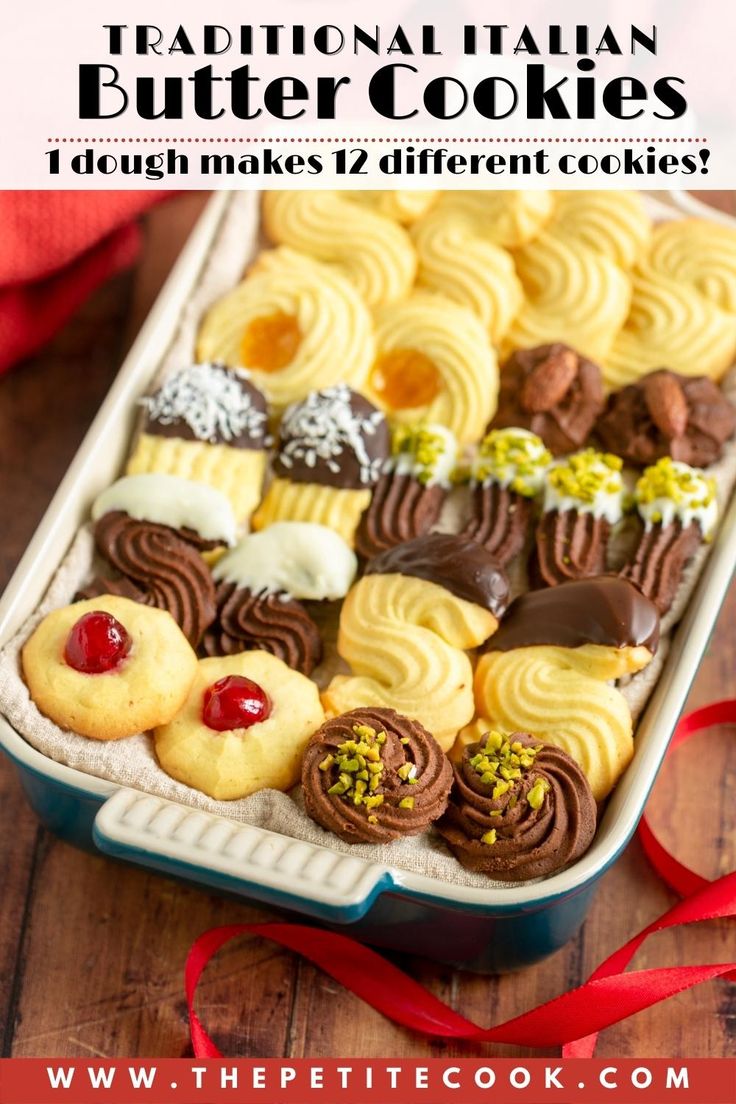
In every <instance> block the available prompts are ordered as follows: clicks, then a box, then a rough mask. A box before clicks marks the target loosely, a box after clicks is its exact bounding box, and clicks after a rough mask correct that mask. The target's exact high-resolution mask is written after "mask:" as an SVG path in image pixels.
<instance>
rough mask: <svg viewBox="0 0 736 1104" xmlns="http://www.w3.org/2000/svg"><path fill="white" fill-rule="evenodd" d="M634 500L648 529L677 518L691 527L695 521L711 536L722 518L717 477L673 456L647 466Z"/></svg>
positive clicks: (685, 526)
mask: <svg viewBox="0 0 736 1104" xmlns="http://www.w3.org/2000/svg"><path fill="white" fill-rule="evenodd" d="M634 501H635V502H636V509H637V511H638V513H639V515H640V517H641V519H642V521H643V522H644V525H645V526H646V528H647V529H650V528H651V527H652V526H653V525H662V526H667V525H672V524H674V523H675V522H680V524H681V525H682V526H683V528H687V526H688V525H691V524H692V523H693V522H695V523H697V525H698V526H699V527H700V532H701V534H702V536H703V539H705V540H708V539H709V538H710V537H711V536H712V534H713V530H714V529H715V525H716V521H717V519H718V502H717V499H716V483H715V480H714V479H713V478H712V477H711V476H708V475H706V474H705V473H704V472H702V471H700V470H699V469H698V468H691V467H690V465H689V464H683V463H682V462H681V461H679V460H672V459H671V458H670V457H669V456H663V457H662V459H661V460H658V461H657V463H656V464H652V466H651V467H649V468H646V469H645V471H644V473H643V474H642V475H641V476H640V478H639V479H638V480H637V483H636V487H635V489H634Z"/></svg>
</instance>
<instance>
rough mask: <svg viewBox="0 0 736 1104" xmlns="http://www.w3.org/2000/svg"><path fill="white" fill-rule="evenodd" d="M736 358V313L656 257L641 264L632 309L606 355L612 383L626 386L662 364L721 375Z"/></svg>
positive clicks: (686, 373) (693, 372) (605, 373)
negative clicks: (665, 269) (666, 270)
mask: <svg viewBox="0 0 736 1104" xmlns="http://www.w3.org/2000/svg"><path fill="white" fill-rule="evenodd" d="M603 301H604V300H603ZM734 358H736V315H732V314H727V313H726V312H725V311H723V310H721V309H720V307H717V306H716V305H715V304H714V303H713V302H711V301H710V300H709V299H706V298H705V297H704V296H703V295H701V294H700V292H699V291H696V289H695V288H694V287H692V286H689V285H688V284H687V283H684V282H683V281H682V280H679V279H675V278H673V277H671V276H667V275H665V274H663V273H662V272H660V271H658V270H657V269H656V268H654V267H653V265H652V263H651V261H645V262H642V263H640V264H639V265H637V267H636V268H635V269H634V273H633V296H632V300H631V310H630V312H629V315H628V317H627V319H626V322H625V325H624V327H623V329H622V330H621V332H620V333H619V334H618V336H617V337H616V340H615V341H614V343H613V345H612V346H611V348H610V350H609V351H608V353H607V354H606V355H604V357H603V361H604V362H603V376H604V379H605V382H606V383H607V385H608V386H609V387H611V388H615V387H623V386H624V385H625V384H627V383H631V382H632V381H634V380H637V379H639V378H640V377H641V376H643V375H645V374H646V373H647V372H651V371H652V370H653V369H655V368H659V367H660V365H662V364H666V365H667V367H668V368H670V369H671V370H672V371H673V372H678V373H680V374H681V375H683V376H701V375H705V376H710V377H711V378H712V379H720V377H721V376H722V375H723V373H724V372H725V371H726V369H727V368H729V367H730V366H731V364H733V361H734Z"/></svg>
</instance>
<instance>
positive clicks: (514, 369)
mask: <svg viewBox="0 0 736 1104" xmlns="http://www.w3.org/2000/svg"><path fill="white" fill-rule="evenodd" d="M603 403H604V392H603V380H602V377H601V370H600V368H599V367H598V365H597V364H594V363H593V361H592V360H588V359H587V358H586V357H583V356H581V355H580V354H579V353H577V352H575V350H574V349H571V348H570V346H569V345H562V344H560V343H559V342H557V343H556V344H554V345H539V346H537V348H535V349H519V350H517V352H515V353H513V354H512V355H511V356H510V357H509V358H508V360H507V361H506V362H505V363H504V364H503V365H502V366H501V381H500V390H499V396H498V409H497V411H496V414H495V416H494V418H493V421H492V422H491V424H490V426H489V427H488V428H489V429H505V428H507V427H508V428H519V427H520V428H522V429H528V430H531V432H532V433H536V434H537V436H539V437H541V438H542V440H543V441H544V443H545V445H546V446H547V448H548V449H549V450H550V451H551V452H553V453H554V455H555V456H561V455H563V454H564V453H568V452H572V451H573V450H574V449H578V448H580V447H581V445H584V444H585V442H586V441H587V439H588V436H589V434H590V432H591V430H592V428H593V426H594V424H595V420H596V418H597V417H598V415H599V414H600V412H601V410H602V409H603Z"/></svg>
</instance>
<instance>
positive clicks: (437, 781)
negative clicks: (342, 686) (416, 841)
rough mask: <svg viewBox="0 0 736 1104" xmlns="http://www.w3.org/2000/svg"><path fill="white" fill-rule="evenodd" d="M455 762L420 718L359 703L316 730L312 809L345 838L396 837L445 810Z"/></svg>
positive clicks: (307, 787) (308, 762) (308, 782)
mask: <svg viewBox="0 0 736 1104" xmlns="http://www.w3.org/2000/svg"><path fill="white" fill-rule="evenodd" d="M451 785H452V769H451V767H450V763H449V760H448V759H447V758H446V756H445V755H444V753H443V751H442V749H441V748H440V746H439V744H438V743H437V741H436V740H435V739H434V737H433V736H431V735H430V733H429V732H427V730H426V729H425V728H424V727H423V726H422V725H421V724H419V722H418V721H412V720H409V718H408V717H404V716H402V715H401V714H400V713H396V712H395V711H394V710H393V709H382V708H376V709H372V708H365V709H353V710H352V711H351V712H349V713H343V714H342V715H340V716H338V717H333V718H331V719H330V720H328V721H325V723H324V724H323V725H322V727H321V728H320V729H318V730H317V732H315V733H314V735H313V736H312V738H311V740H310V742H309V745H308V746H307V750H306V752H305V755H304V761H303V764H302V787H303V791H304V803H305V806H306V809H307V812H308V814H309V816H310V817H311V818H312V819H313V820H315V821H316V822H317V823H318V824H320V825H321V826H322V827H323V828H326V829H327V830H328V831H330V832H334V833H335V835H336V836H339V838H340V839H341V840H344V841H345V842H346V843H390V842H391V841H392V840H395V839H398V838H399V837H400V836H412V835H416V834H417V833H418V832H422V831H424V829H425V828H427V827H428V826H429V825H430V824H431V823H432V822H433V821H435V820H437V818H438V817H440V816H441V815H442V813H443V812H444V811H445V807H446V805H447V798H448V794H449V792H450V786H451Z"/></svg>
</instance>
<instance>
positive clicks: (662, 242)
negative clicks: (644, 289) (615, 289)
mask: <svg viewBox="0 0 736 1104" xmlns="http://www.w3.org/2000/svg"><path fill="white" fill-rule="evenodd" d="M649 263H650V265H651V267H652V268H653V269H654V271H655V272H660V273H662V275H663V276H671V277H672V279H673V280H678V281H680V283H684V284H688V285H689V286H690V287H692V288H694V289H695V291H697V292H699V294H700V295H702V296H704V297H705V298H706V299H708V300H710V302H711V303H713V304H714V305H715V306H717V307H720V309H721V310H723V311H727V312H728V313H729V314H736V230H734V229H733V228H732V227H730V226H723V225H721V224H719V223H715V222H709V221H708V220H707V219H672V220H671V221H670V222H662V223H660V224H659V226H657V227H655V230H654V235H653V238H652V247H651V250H650V252H649Z"/></svg>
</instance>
